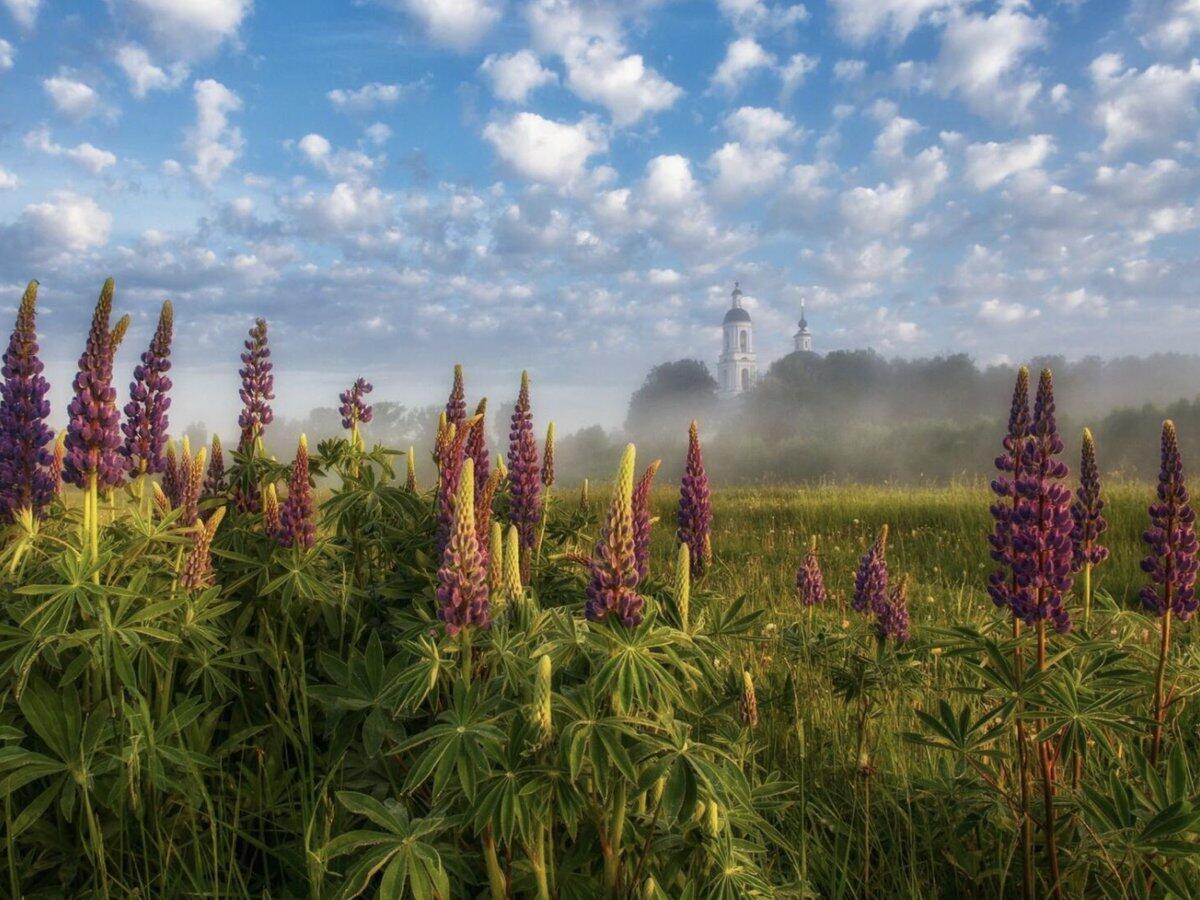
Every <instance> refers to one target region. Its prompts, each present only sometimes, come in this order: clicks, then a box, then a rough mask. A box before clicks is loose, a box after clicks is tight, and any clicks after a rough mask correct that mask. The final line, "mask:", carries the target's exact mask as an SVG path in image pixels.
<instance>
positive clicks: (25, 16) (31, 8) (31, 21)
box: [3, 0, 42, 31]
mask: <svg viewBox="0 0 1200 900" xmlns="http://www.w3.org/2000/svg"><path fill="white" fill-rule="evenodd" d="M3 2H4V8H5V9H7V10H8V13H9V15H11V16H12V17H13V20H14V21H15V22H16V23H17V24H18V25H19V26H21V27H22V28H24V29H25V30H26V31H28V30H29V29H31V28H33V26H34V25H35V24H37V17H38V10H40V9H41V6H42V0H3Z"/></svg>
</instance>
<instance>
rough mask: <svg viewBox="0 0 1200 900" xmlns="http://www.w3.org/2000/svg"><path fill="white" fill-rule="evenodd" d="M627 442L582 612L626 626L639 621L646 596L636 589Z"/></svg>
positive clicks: (630, 450)
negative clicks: (610, 619) (610, 618)
mask: <svg viewBox="0 0 1200 900" xmlns="http://www.w3.org/2000/svg"><path fill="white" fill-rule="evenodd" d="M634 455H635V454H634V447H633V444H630V445H629V446H627V447H626V448H625V453H624V454H623V455H622V457H621V467H620V469H619V470H618V471H617V481H616V485H615V489H614V491H613V498H612V503H611V505H610V506H609V509H608V520H607V522H606V524H605V526H604V530H603V531H602V532H601V534H600V540H599V542H597V544H596V552H595V553H594V554H593V555H592V560H591V563H590V565H589V570H590V573H589V578H588V585H587V590H586V593H587V604H586V606H585V607H584V615H586V616H587V618H588V619H590V620H591V621H593V622H599V621H600V620H601V619H604V618H605V617H607V616H608V615H609V613H612V614H613V615H615V616H616V617H617V618H618V619H620V620H621V624H622V625H625V626H626V627H627V628H633V627H635V626H637V625H640V624H641V622H642V610H643V608H644V606H645V604H646V601H645V599H644V598H643V597H642V596H641V594H639V593H638V592H637V585H638V572H637V560H636V558H635V557H634V549H633V466H634Z"/></svg>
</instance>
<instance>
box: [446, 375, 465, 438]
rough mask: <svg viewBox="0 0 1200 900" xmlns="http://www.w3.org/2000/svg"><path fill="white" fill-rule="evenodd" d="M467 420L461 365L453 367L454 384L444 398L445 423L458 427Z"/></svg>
mask: <svg viewBox="0 0 1200 900" xmlns="http://www.w3.org/2000/svg"><path fill="white" fill-rule="evenodd" d="M466 420H467V401H466V391H465V390H464V388H463V367H462V366H459V365H456V366H455V367H454V385H453V386H452V387H451V388H450V397H449V399H447V400H446V424H447V425H454V426H455V427H460V426H461V425H462V424H463V422H465V421H466Z"/></svg>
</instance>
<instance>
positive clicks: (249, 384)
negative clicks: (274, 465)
mask: <svg viewBox="0 0 1200 900" xmlns="http://www.w3.org/2000/svg"><path fill="white" fill-rule="evenodd" d="M245 348H246V350H245V352H244V353H242V368H240V369H239V370H238V375H240V376H241V379H242V389H241V391H240V394H241V398H242V413H241V415H240V416H238V427H239V428H241V429H242V437H241V441H240V442H239V444H238V449H239V450H240V451H241V452H242V453H249V452H250V451H251V450H252V449H253V447H254V442H255V441H256V440H258V438H260V437H262V433H263V429H264V428H266V427H267V426H268V425H270V424H271V421H272V420H273V419H274V418H275V413H274V412H273V411H272V409H271V401H272V400H274V399H275V376H274V375H272V374H271V370H272V369H273V368H274V365H273V364H272V363H271V349H270V347H268V346H267V320H266V319H255V320H254V327H253V328H251V329H250V337H248V338H247V339H246V341H245Z"/></svg>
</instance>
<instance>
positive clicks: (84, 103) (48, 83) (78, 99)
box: [42, 75, 100, 119]
mask: <svg viewBox="0 0 1200 900" xmlns="http://www.w3.org/2000/svg"><path fill="white" fill-rule="evenodd" d="M42 89H43V90H44V91H45V92H46V93H47V94H48V95H49V97H50V99H51V100H52V101H53V102H54V106H55V108H56V109H57V110H58V111H59V112H60V113H62V114H63V115H65V116H69V117H70V118H72V119H86V118H87V117H88V116H90V115H91V114H92V113H94V112H95V111H96V110H97V109H98V108H99V106H100V95H99V94H97V93H96V91H95V90H94V89H93V88H91V87H90V86H89V85H86V84H84V83H83V82H82V81H77V80H76V79H74V78H71V77H70V76H68V75H56V76H55V77H53V78H47V79H45V80H44V81H42Z"/></svg>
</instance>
